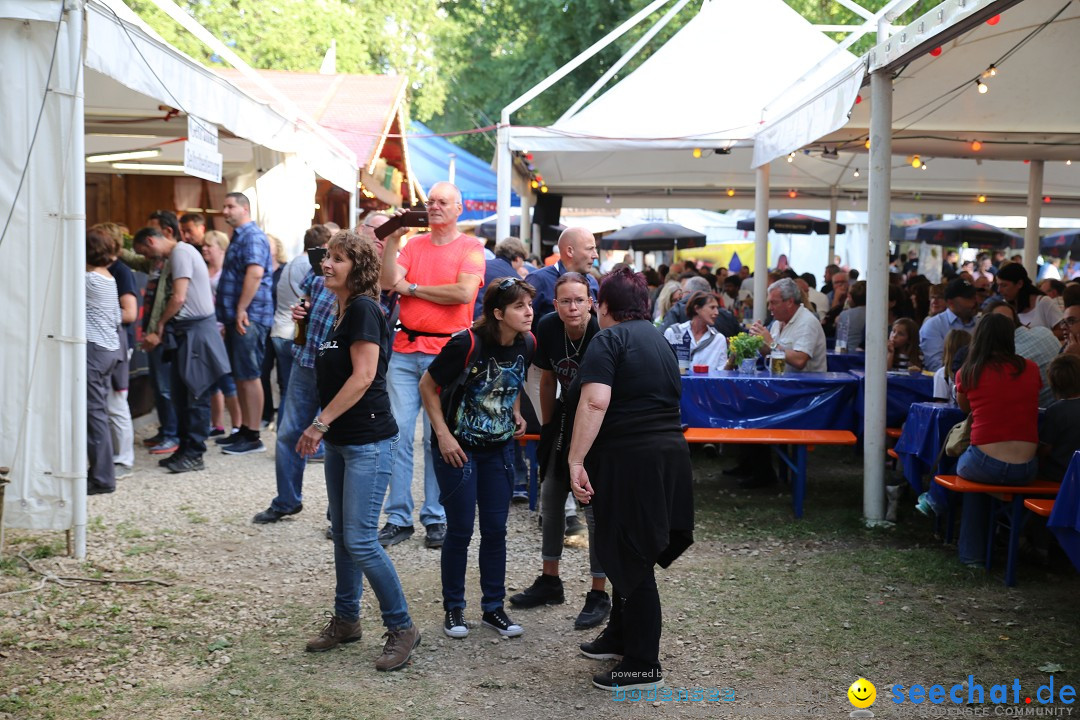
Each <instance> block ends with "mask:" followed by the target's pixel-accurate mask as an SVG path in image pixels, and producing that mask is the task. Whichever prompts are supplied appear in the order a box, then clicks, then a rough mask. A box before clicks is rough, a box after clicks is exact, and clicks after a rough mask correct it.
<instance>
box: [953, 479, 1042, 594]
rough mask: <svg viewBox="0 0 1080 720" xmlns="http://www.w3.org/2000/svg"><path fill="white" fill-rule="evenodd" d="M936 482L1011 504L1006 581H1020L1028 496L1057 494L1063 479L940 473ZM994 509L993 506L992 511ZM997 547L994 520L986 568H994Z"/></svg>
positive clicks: (987, 544) (1010, 582)
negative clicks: (1004, 479)
mask: <svg viewBox="0 0 1080 720" xmlns="http://www.w3.org/2000/svg"><path fill="white" fill-rule="evenodd" d="M934 482H936V483H937V484H938V485H940V486H941V487H943V488H945V489H946V490H951V491H952V492H956V493H983V494H986V495H989V496H990V497H991V498H993V499H994V500H997V501H998V502H1000V503H1002V504H1003V505H1005V506H1007V507H1008V508H1009V513H1008V518H1009V553H1008V557H1007V558H1006V561H1005V584H1006V585H1009V586H1012V585H1015V584H1016V556H1017V550H1018V548H1019V546H1020V525H1021V522H1022V521H1023V517H1024V505H1025V500H1026V499H1027V498H1028V497H1029V496H1032V495H1034V496H1036V497H1040V496H1041V497H1047V496H1049V497H1051V498H1052V497H1053V496H1055V495H1057V493H1058V490H1059V489H1060V488H1061V483H1055V482H1048V481H1046V480H1033V481H1032V482H1030V483H1028V484H1027V485H990V484H987V483H977V482H973V481H971V480H965V479H964V478H962V477H960V476H959V475H936V476H935V477H934ZM953 512H954V507H953V504H952V503H950V504H949V518H948V521H947V522H948V526H949V534H950V535H951V534H952V521H953ZM993 512H994V510H993V508H991V514H993ZM993 549H994V523H992V522H991V524H990V532H989V537H988V538H987V543H986V569H987V571H989V570H990V566H991V564H992V562H993Z"/></svg>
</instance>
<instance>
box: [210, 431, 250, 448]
mask: <svg viewBox="0 0 1080 720" xmlns="http://www.w3.org/2000/svg"><path fill="white" fill-rule="evenodd" d="M243 439H244V433H242V432H240V429H239V428H233V431H232V432H231V433H229V434H228V435H226V436H225V437H219V438H215V439H214V443H215V444H217V445H232V444H233V443H238V442H240V441H241V440H243Z"/></svg>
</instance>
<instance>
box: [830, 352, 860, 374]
mask: <svg viewBox="0 0 1080 720" xmlns="http://www.w3.org/2000/svg"><path fill="white" fill-rule="evenodd" d="M825 362H826V364H827V365H828V368H829V372H848V371H850V370H862V369H863V368H865V367H866V353H864V352H846V353H838V352H833V351H832V350H830V351H829V352H827V353H826V354H825Z"/></svg>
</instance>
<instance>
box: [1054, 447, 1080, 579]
mask: <svg viewBox="0 0 1080 720" xmlns="http://www.w3.org/2000/svg"><path fill="white" fill-rule="evenodd" d="M1046 525H1047V527H1049V528H1050V530H1051V531H1053V533H1054V535H1055V536H1057V539H1058V542H1059V543H1061V547H1062V548H1063V549H1064V550H1065V554H1066V555H1068V556H1069V560H1071V561H1072V564H1073V566H1074V567H1075V568H1076V569H1077V570H1080V452H1075V453H1073V457H1072V461H1071V462H1070V463H1069V469H1068V470H1066V471H1065V478H1064V480H1062V482H1061V489H1060V490H1058V494H1057V497H1056V498H1055V499H1054V509H1053V510H1052V511H1051V512H1050V518H1049V520H1047V522H1046Z"/></svg>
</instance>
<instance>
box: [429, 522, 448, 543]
mask: <svg viewBox="0 0 1080 720" xmlns="http://www.w3.org/2000/svg"><path fill="white" fill-rule="evenodd" d="M426 530H427V533H426V534H425V535H424V547H429V548H441V547H442V545H443V542H444V541H445V540H446V523H431V524H430V525H428V526H427V527H426Z"/></svg>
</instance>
